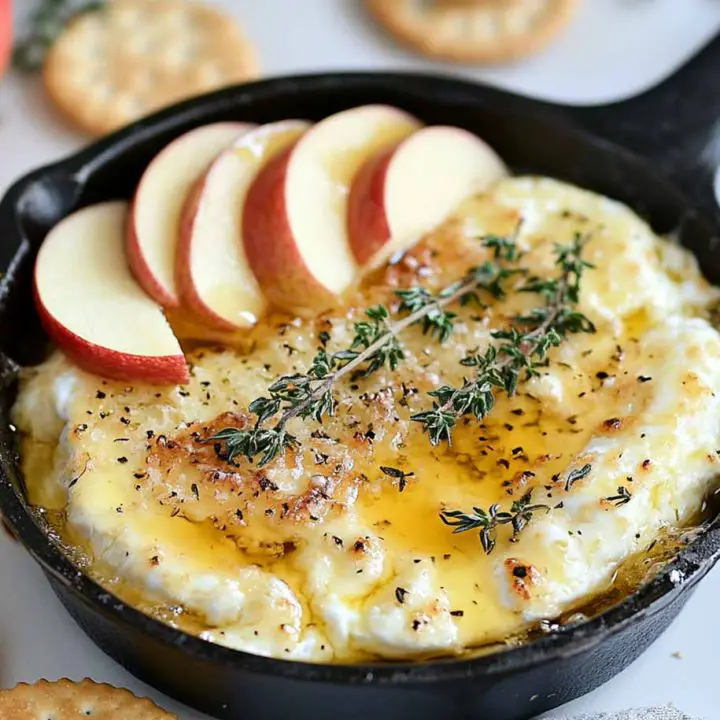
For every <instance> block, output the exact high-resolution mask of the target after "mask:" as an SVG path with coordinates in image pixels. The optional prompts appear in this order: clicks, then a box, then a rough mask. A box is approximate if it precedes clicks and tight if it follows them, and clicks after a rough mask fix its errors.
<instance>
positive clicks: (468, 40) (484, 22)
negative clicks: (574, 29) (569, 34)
mask: <svg viewBox="0 0 720 720" xmlns="http://www.w3.org/2000/svg"><path fill="white" fill-rule="evenodd" d="M366 4H367V7H368V9H369V11H370V12H371V14H372V15H373V16H374V17H375V18H376V19H377V20H378V22H380V23H381V24H382V25H383V26H385V28H386V29H387V30H388V31H389V32H390V33H392V35H394V36H395V38H396V39H397V40H399V41H400V42H402V43H404V44H405V45H408V46H410V47H411V48H413V49H415V50H419V51H420V52H421V53H423V54H424V55H428V56H430V57H436V58H441V59H444V60H451V61H453V62H488V63H493V62H503V61H508V60H513V59H515V58H519V57H522V56H524V55H528V54H530V53H533V52H536V51H538V50H540V49H541V48H543V47H544V46H545V45H547V44H548V43H549V42H550V41H551V40H552V39H553V38H554V37H555V36H556V35H558V33H559V32H560V31H561V30H562V29H563V28H565V27H566V26H567V25H568V23H569V22H570V19H571V18H572V16H573V13H574V10H575V8H576V6H577V4H578V0H366Z"/></svg>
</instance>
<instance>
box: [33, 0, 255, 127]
mask: <svg viewBox="0 0 720 720" xmlns="http://www.w3.org/2000/svg"><path fill="white" fill-rule="evenodd" d="M256 75H257V65H256V60H255V55H254V51H253V49H252V47H251V46H250V44H249V43H248V41H247V40H246V38H245V37H244V35H243V33H242V31H241V30H240V28H239V27H238V26H237V25H236V24H235V23H234V22H233V20H232V19H231V18H229V17H227V16H226V15H225V14H223V13H221V12H219V11H218V10H216V9H214V8H210V7H207V6H203V5H198V4H193V3H190V2H185V1H184V0H115V2H111V3H109V4H108V5H107V6H105V7H104V8H102V9H100V10H97V11H94V12H88V13H85V14H82V15H80V16H78V17H77V18H75V19H74V20H73V21H72V22H71V23H70V24H69V25H68V27H67V28H66V29H65V30H64V32H63V33H62V34H61V35H60V37H59V38H58V39H57V40H56V42H55V43H54V44H53V46H52V48H51V49H50V51H49V53H48V55H47V58H46V60H45V64H44V68H43V77H44V83H45V88H46V90H47V92H48V94H49V95H50V97H51V99H52V100H53V101H54V103H55V104H56V105H57V106H58V107H59V108H60V109H61V110H62V111H63V112H64V113H65V114H66V115H67V116H68V117H69V118H70V119H71V120H72V121H74V122H75V123H76V124H77V125H80V126H81V127H82V128H83V129H85V130H86V131H88V132H90V133H92V134H94V135H102V134H104V133H107V132H110V131H112V130H115V129H117V128H119V127H122V126H123V125H126V124H128V123H130V122H133V121H134V120H137V119H138V118H141V117H143V116H145V115H148V114H150V113H152V112H153V111H155V110H158V109H160V108H163V107H166V106H167V105H171V104H173V103H175V102H178V101H180V100H184V99H186V98H189V97H193V96H196V95H201V94H203V93H205V92H209V91H211V90H214V89H217V88H220V87H224V86H227V85H232V84H234V83H240V82H244V81H247V80H249V79H252V78H253V77H256Z"/></svg>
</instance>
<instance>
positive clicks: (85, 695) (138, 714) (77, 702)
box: [0, 678, 177, 720]
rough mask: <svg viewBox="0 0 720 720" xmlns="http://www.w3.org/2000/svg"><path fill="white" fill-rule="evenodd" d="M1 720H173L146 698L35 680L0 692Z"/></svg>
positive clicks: (108, 689)
mask: <svg viewBox="0 0 720 720" xmlns="http://www.w3.org/2000/svg"><path fill="white" fill-rule="evenodd" d="M0 717H1V718H2V719H3V720H45V718H52V720H80V719H81V718H83V720H87V718H92V720H118V718H132V720H177V716H176V715H172V714H170V713H168V712H165V710H162V709H160V708H159V707H158V706H157V705H155V704H154V703H153V702H151V701H150V700H148V699H147V698H138V697H136V696H135V695H133V694H132V693H131V692H130V691H129V690H121V689H119V688H116V687H113V686H112V685H105V684H100V683H96V682H93V681H92V680H89V679H87V678H86V679H85V680H82V681H81V682H72V681H71V680H66V679H63V680H58V681H56V682H48V681H47V680H38V682H36V683H33V684H32V685H29V684H26V683H20V684H19V685H17V686H16V687H14V688H12V689H11V690H0Z"/></svg>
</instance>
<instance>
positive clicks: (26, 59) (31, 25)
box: [13, 0, 105, 72]
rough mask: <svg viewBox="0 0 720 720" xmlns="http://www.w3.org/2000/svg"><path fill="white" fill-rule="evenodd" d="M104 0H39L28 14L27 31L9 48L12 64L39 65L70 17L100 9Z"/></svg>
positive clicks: (29, 68)
mask: <svg viewBox="0 0 720 720" xmlns="http://www.w3.org/2000/svg"><path fill="white" fill-rule="evenodd" d="M104 6H105V0H42V2H41V3H40V5H39V6H38V7H37V8H36V9H35V10H34V11H33V12H32V13H31V14H30V16H29V18H28V31H27V33H26V34H25V35H24V37H22V38H21V39H20V40H18V42H16V43H15V47H14V48H13V65H14V66H15V67H16V68H18V69H19V70H23V71H25V72H31V71H33V70H37V69H38V68H40V67H42V64H43V62H44V61H45V56H46V55H47V52H48V50H49V49H50V47H51V46H52V44H53V43H54V42H55V41H56V40H57V39H58V37H59V36H60V34H61V33H62V31H63V30H64V28H65V26H66V25H67V24H68V22H70V20H71V19H72V18H74V17H75V16H76V15H79V14H81V13H86V12H91V11H96V10H100V9H102V8H103V7H104Z"/></svg>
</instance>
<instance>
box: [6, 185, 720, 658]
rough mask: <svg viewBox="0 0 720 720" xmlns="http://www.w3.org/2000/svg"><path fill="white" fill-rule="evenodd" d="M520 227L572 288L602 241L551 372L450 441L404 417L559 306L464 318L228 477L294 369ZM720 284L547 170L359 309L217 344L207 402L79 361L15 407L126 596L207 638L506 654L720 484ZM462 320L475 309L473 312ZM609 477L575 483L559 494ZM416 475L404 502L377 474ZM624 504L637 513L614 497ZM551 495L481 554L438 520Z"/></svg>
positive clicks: (201, 385)
mask: <svg viewBox="0 0 720 720" xmlns="http://www.w3.org/2000/svg"><path fill="white" fill-rule="evenodd" d="M520 219H522V221H523V222H522V226H521V232H520V234H519V237H518V243H519V245H520V246H521V247H522V249H523V250H524V251H525V255H524V257H523V259H522V264H523V265H524V266H525V267H528V268H529V269H530V270H531V271H532V272H533V273H535V274H539V275H544V276H548V277H549V276H553V275H554V274H556V273H557V268H556V267H555V265H554V255H553V245H554V243H556V242H558V243H567V242H569V241H570V240H572V238H573V236H574V234H575V233H577V232H579V233H582V234H583V235H588V236H589V237H590V240H589V242H588V244H587V245H586V248H585V251H584V257H585V259H587V260H589V261H590V262H591V263H593V265H594V266H595V268H594V269H592V270H588V271H587V273H586V274H585V275H584V276H583V281H582V292H581V303H580V309H581V310H582V311H583V312H584V313H586V314H587V315H588V317H590V318H591V319H592V321H593V322H594V323H595V324H596V326H597V333H596V334H594V335H589V334H580V335H574V336H571V337H570V338H568V340H567V341H566V342H564V343H563V345H562V346H561V347H559V348H557V349H554V350H553V351H551V362H550V365H549V367H548V368H547V369H546V370H544V371H543V372H542V374H541V375H540V377H537V378H534V379H532V380H531V381H529V382H528V383H525V384H522V385H521V386H520V388H519V391H518V393H517V394H516V395H515V396H514V397H513V398H507V397H505V396H503V397H498V402H497V405H496V408H495V409H494V410H493V412H492V414H491V415H490V416H489V417H488V418H487V419H486V421H485V422H484V423H482V424H480V423H478V422H477V421H476V420H474V419H473V420H468V422H466V423H465V422H462V423H460V424H459V425H458V427H457V428H456V430H455V434H454V437H453V444H452V446H451V447H449V446H447V445H440V446H438V447H432V446H431V445H430V444H429V442H428V440H427V436H425V435H424V434H423V433H422V430H421V428H420V426H419V425H418V424H417V423H414V422H411V421H410V416H411V415H412V414H413V413H415V412H418V411H420V410H423V409H427V407H428V406H429V398H428V396H427V394H426V393H427V392H428V391H429V390H432V389H433V388H435V387H437V386H438V385H439V384H441V383H449V384H460V383H461V382H462V378H463V376H464V375H465V374H467V372H468V368H464V367H463V366H461V365H460V364H459V360H460V359H461V358H462V357H463V356H464V355H465V354H466V352H467V351H468V350H470V349H472V348H480V349H481V350H482V349H484V348H486V347H487V345H488V342H489V339H490V335H489V333H490V330H491V329H492V328H493V327H496V326H498V325H499V324H502V322H503V319H504V318H506V317H507V316H508V315H511V314H514V313H516V312H517V311H518V310H522V309H527V308H530V307H533V306H534V305H536V304H538V302H540V301H539V300H538V298H537V297H536V296H531V295H528V294H519V295H518V294H511V295H510V296H509V297H508V299H507V300H504V301H502V302H496V303H495V304H494V305H492V307H490V308H489V309H488V310H487V311H485V312H481V311H479V310H478V309H477V308H471V307H468V308H457V311H458V313H459V317H458V318H457V320H456V326H455V331H454V333H453V335H452V337H451V338H450V339H449V340H448V341H447V342H446V343H445V344H443V345H439V344H438V343H437V342H435V341H433V340H431V339H429V338H428V337H427V336H424V335H423V334H422V332H421V331H420V330H418V329H415V328H411V329H410V330H409V331H407V332H406V333H404V334H403V335H402V342H403V347H404V349H405V353H406V358H405V361H404V362H402V363H401V364H400V366H399V368H398V369H397V370H396V371H395V373H392V374H391V373H389V372H385V371H381V372H378V373H376V374H375V375H373V376H371V377H370V378H368V379H365V380H358V381H357V382H356V383H351V382H350V381H343V382H342V383H340V384H339V385H338V386H337V388H336V394H337V398H338V410H337V412H336V415H335V416H334V417H333V418H330V419H327V420H326V421H325V422H324V423H323V425H322V426H320V425H318V424H317V423H315V422H313V421H305V422H302V421H293V424H292V427H291V432H292V433H293V434H294V435H296V436H297V438H298V440H299V442H300V448H299V449H297V450H293V451H288V452H287V453H286V454H285V456H284V457H282V458H280V459H278V460H276V461H274V462H272V463H271V464H270V465H268V466H266V467H264V468H258V467H256V466H253V465H250V464H248V463H247V462H245V461H241V462H240V463H239V466H238V467H233V466H230V465H228V464H227V463H226V462H223V461H222V459H221V458H218V456H217V454H216V452H215V450H214V448H213V446H212V444H205V443H202V442H201V440H202V439H203V438H206V437H207V436H208V435H209V434H212V433H213V432H215V431H217V430H218V429H220V428H223V427H227V426H228V425H242V424H243V423H244V422H245V419H246V415H245V412H246V408H247V405H248V403H249V402H250V401H252V400H253V399H254V398H256V397H258V396H260V395H262V394H264V392H265V390H266V388H267V386H268V385H269V384H270V383H271V382H272V381H273V380H274V379H275V378H277V377H278V376H279V375H281V374H287V373H294V372H303V371H305V370H306V369H307V367H308V365H309V362H310V361H311V360H312V357H313V355H314V354H315V352H316V348H317V346H318V342H319V340H318V336H319V334H320V333H321V332H328V333H329V334H330V336H331V340H330V342H329V346H328V347H329V349H330V350H336V349H340V348H344V347H346V346H347V345H348V344H349V342H350V340H351V339H352V336H353V330H352V323H353V321H354V320H357V319H359V318H360V316H361V315H362V312H363V309H364V308H366V307H368V306H369V305H372V304H376V303H378V302H385V303H388V304H390V305H392V303H393V298H392V291H393V290H394V289H397V288H404V287H410V286H413V285H417V284H421V285H424V286H426V287H428V288H430V289H432V290H438V289H440V288H442V287H444V286H446V285H448V284H449V283H451V282H453V281H454V280H456V279H457V278H459V277H461V276H462V275H463V274H464V273H465V271H466V270H467V268H469V267H470V266H472V265H477V264H479V263H481V262H483V261H484V260H486V259H490V256H489V255H488V251H487V250H486V249H484V248H483V247H482V245H481V243H480V242H479V241H478V240H477V237H478V236H481V235H483V234H486V233H496V234H508V233H510V232H511V231H512V230H513V228H515V227H516V225H517V223H518V221H519V220H520ZM717 299H718V291H717V290H716V289H714V288H712V287H710V286H709V285H708V284H707V283H706V282H705V281H704V280H703V279H702V278H701V276H700V274H699V272H698V270H697V268H696V266H695V263H694V261H693V259H692V257H691V256H690V255H689V254H688V253H687V252H686V251H684V250H682V249H681V248H678V247H676V246H674V245H672V244H670V243H669V242H667V241H665V240H661V239H659V238H658V237H656V236H655V235H654V234H653V232H652V231H651V229H650V228H649V227H648V226H647V225H646V224H645V223H644V222H642V221H641V220H640V219H639V218H638V217H637V216H636V215H634V214H633V213H632V212H631V211H630V210H628V209H627V208H625V207H624V206H622V205H619V204H617V203H615V202H613V201H611V200H608V199H606V198H603V197H600V196H597V195H594V194H592V193H589V192H586V191H583V190H580V189H577V188H574V187H571V186H569V185H565V184H562V183H559V182H556V181H553V180H549V179H542V178H514V179H508V180H505V181H502V182H501V183H499V184H498V185H497V186H496V187H495V188H494V189H493V190H492V191H491V192H490V193H488V194H487V195H484V196H482V197H479V198H473V199H472V200H470V201H468V202H467V203H466V204H465V205H464V206H463V207H462V208H461V209H460V210H459V212H458V213H457V215H456V216H455V217H454V218H453V219H451V220H450V221H449V222H448V223H447V224H446V225H445V226H444V227H443V228H441V229H440V230H438V231H436V232H435V233H433V234H432V235H431V236H430V237H428V238H427V239H426V240H425V241H424V242H423V243H422V244H420V245H419V246H418V247H416V248H415V249H414V250H413V251H412V252H411V253H409V254H408V255H407V256H406V257H405V258H403V259H402V260H400V261H399V262H398V263H397V264H395V265H393V266H390V267H387V268H385V269H384V270H382V271H381V272H380V274H379V275H378V276H377V277H374V278H372V279H371V282H368V283H367V285H366V287H363V288H361V289H360V291H358V293H357V294H356V295H353V297H351V298H350V299H349V300H348V304H347V306H346V307H344V308H342V309H341V310H339V311H338V310H335V311H333V312H332V313H328V314H327V315H324V316H320V317H318V318H314V319H311V320H300V319H294V318H290V317H288V316H285V315H271V316H269V317H268V318H267V319H266V320H265V321H263V322H262V323H261V324H260V325H259V326H258V327H257V328H256V329H255V330H254V331H253V333H252V335H251V336H250V337H249V338H247V340H246V342H245V347H244V348H243V350H234V349H230V348H227V347H226V348H213V349H211V348H201V349H198V350H194V351H193V352H192V353H191V354H190V357H189V360H190V362H191V364H192V380H191V382H190V384H189V385H187V386H184V387H177V388H169V389H168V388H164V389H159V388H156V387H152V386H141V385H134V386H132V387H131V386H126V385H125V384H123V383H117V382H111V381H104V380H102V379H100V378H97V377H94V376H91V375H88V374H85V373H83V372H81V371H79V370H78V369H77V368H75V367H73V366H72V364H71V363H70V362H69V361H68V360H66V359H65V358H64V357H63V356H61V355H60V354H55V355H53V356H52V357H51V358H50V359H48V360H47V361H46V362H45V363H44V364H43V365H41V366H39V367H37V368H33V369H30V370H28V371H26V372H25V373H24V379H23V381H22V384H21V390H20V394H19V397H18V400H17V404H16V406H15V409H14V421H15V423H16V424H17V426H18V427H19V429H20V430H21V432H22V433H23V447H22V456H23V463H24V470H25V474H26V478H27V484H28V489H29V493H30V498H31V501H32V502H33V503H35V504H36V505H38V506H40V507H44V508H46V509H47V510H50V511H53V510H55V511H60V512H58V513H51V514H52V515H53V516H54V517H57V518H60V520H58V524H59V530H60V533H61V535H62V537H63V539H64V540H65V542H66V543H67V544H68V545H70V546H73V547H78V548H79V549H80V551H81V555H82V556H83V557H84V558H85V564H86V565H87V567H88V568H89V570H90V571H91V572H92V573H94V574H95V576H96V577H98V578H99V579H100V581H101V582H103V583H104V584H105V585H106V586H107V587H108V588H110V589H111V590H112V591H113V592H116V593H117V594H118V595H120V596H121V597H123V598H125V599H127V600H129V601H130V602H133V603H134V604H136V605H137V606H138V607H141V608H142V609H143V610H145V611H146V612H149V613H152V614H154V615H156V616H157V617H159V618H161V619H163V620H164V621H166V622H169V623H172V624H176V625H179V626H180V627H183V628H185V629H188V630H190V631H192V632H195V633H197V634H199V635H201V636H202V637H204V638H206V639H208V640H211V641H213V642H217V643H221V644H224V645H228V646H230V647H233V648H240V649H243V650H247V651H249V652H253V653H259V654H264V655H271V656H276V657H283V658H291V659H303V660H310V661H317V662H332V661H334V662H355V661H362V660H367V659H375V658H422V657H428V656H437V655H447V654H456V653H460V652H463V651H464V650H467V649H469V648H474V647H478V646H480V645H484V644H488V643H495V642H504V641H506V640H507V639H508V638H511V637H515V636H517V635H518V633H521V632H522V631H523V630H524V629H526V628H527V627H528V626H529V624H531V623H534V622H536V621H538V620H540V619H544V618H554V617H556V616H558V615H559V614H560V613H564V612H567V611H569V610H571V609H573V608H575V607H578V606H580V605H581V604H582V603H583V602H584V601H586V600H587V599H588V598H589V597H592V596H595V595H597V594H599V593H602V592H603V591H605V590H607V589H608V587H609V586H610V584H611V583H612V580H613V577H614V575H615V573H616V571H617V568H618V567H619V565H620V564H621V563H622V562H623V561H624V560H626V559H627V558H628V557H630V556H632V555H634V554H636V553H641V552H643V551H644V550H645V549H646V548H648V546H650V545H651V543H652V542H653V539H654V538H655V537H656V536H657V535H658V533H659V532H660V531H662V530H663V529H664V528H668V527H676V526H680V525H683V524H684V523H687V522H689V521H690V520H691V519H692V518H693V517H694V516H695V515H696V514H697V512H698V510H699V508H700V506H701V504H702V501H703V498H704V497H705V496H706V495H707V493H708V492H709V491H710V490H711V489H713V488H714V487H715V478H716V475H717V462H718V450H720V444H719V443H720V394H718V393H717V391H718V390H720V335H719V334H718V333H717V331H716V330H715V329H714V328H713V327H712V326H711V324H710V323H709V322H708V320H707V316H708V309H709V308H710V307H711V306H712V305H713V304H714V303H715V302H716V301H717ZM453 309H456V308H453ZM588 463H589V464H591V466H592V470H591V472H590V473H589V474H588V475H587V477H585V478H583V479H582V480H579V481H578V482H576V483H575V484H574V485H573V487H572V488H571V489H570V490H569V491H566V489H565V486H564V482H563V478H565V477H566V475H567V473H568V472H569V471H571V470H573V469H579V468H581V467H583V466H584V465H585V464H588ZM381 465H382V466H392V467H395V468H398V469H402V470H403V471H404V472H406V473H412V475H409V476H408V478H407V482H406V483H403V487H401V486H400V484H399V482H398V480H397V479H394V478H392V477H390V476H388V475H386V474H384V473H383V472H382V471H381V470H380V466H381ZM619 487H624V488H626V490H627V491H628V493H630V495H631V497H630V500H629V501H628V502H625V503H622V504H621V503H618V502H617V501H612V500H608V498H613V497H617V495H618V488H619ZM528 490H532V501H533V503H542V504H544V505H546V506H547V507H548V510H547V511H541V512H536V513H535V514H534V516H533V518H532V520H531V522H530V523H528V526H527V527H526V528H525V530H524V531H523V532H522V533H521V534H520V535H519V537H518V541H517V542H511V541H510V540H511V531H510V530H509V528H508V527H507V526H503V527H501V528H500V529H499V532H498V536H497V546H496V547H495V549H494V551H493V552H492V553H491V554H489V555H486V554H485V553H484V552H483V551H482V548H481V546H480V542H479V539H478V536H477V533H472V532H467V533H462V534H452V533H451V529H450V528H448V527H447V526H445V525H444V524H443V523H442V522H441V521H440V518H439V514H440V512H441V511H442V510H443V509H462V510H466V511H469V510H470V509H471V508H472V507H473V506H477V507H482V508H487V507H488V506H489V505H491V504H492V503H500V505H501V507H502V508H503V509H507V508H509V506H510V504H511V503H512V501H513V500H514V499H518V498H519V497H521V496H522V495H523V494H525V493H526V492H527V491H528Z"/></svg>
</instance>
